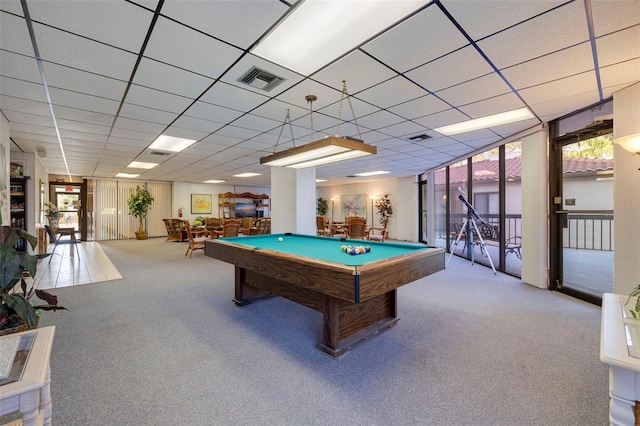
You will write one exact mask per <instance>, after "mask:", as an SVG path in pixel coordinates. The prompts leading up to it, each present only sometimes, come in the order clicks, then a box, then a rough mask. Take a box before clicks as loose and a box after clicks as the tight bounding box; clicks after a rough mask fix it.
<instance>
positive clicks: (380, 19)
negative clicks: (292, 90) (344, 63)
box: [251, 0, 427, 75]
mask: <svg viewBox="0 0 640 426" xmlns="http://www.w3.org/2000/svg"><path fill="white" fill-rule="evenodd" d="M426 3H427V2H425V1H424V0H422V1H409V0H406V1H405V0H403V1H345V0H343V1H326V0H306V1H304V2H301V4H300V5H299V6H298V7H296V8H294V9H293V11H292V12H291V13H290V14H289V15H288V16H287V17H286V18H285V19H284V20H283V21H282V22H280V24H279V25H278V26H277V27H276V28H275V29H273V31H271V32H270V33H269V34H268V35H267V36H266V37H265V38H264V40H262V41H261V42H260V43H258V45H257V46H256V47H255V48H254V49H253V50H252V52H251V53H253V54H254V55H257V56H260V57H262V58H264V59H267V60H269V61H271V62H274V63H276V64H278V65H282V66H284V67H287V68H289V69H291V70H293V71H296V72H298V73H300V74H303V75H310V74H312V73H313V72H314V71H316V70H317V69H319V68H321V67H323V66H324V65H326V64H328V63H329V62H331V61H333V60H334V59H336V58H339V57H340V56H342V55H343V54H345V53H347V52H349V51H350V50H352V49H354V48H356V47H357V46H359V45H361V44H362V43H363V42H365V41H366V40H368V39H370V38H371V37H373V36H375V35H377V34H379V33H380V32H382V31H383V30H385V29H387V28H389V27H390V26H391V25H393V24H394V23H396V22H397V21H399V20H400V19H402V18H404V17H405V16H407V15H409V14H410V13H412V12H414V11H415V10H416V9H418V8H419V7H421V6H424V5H425V4H426Z"/></svg>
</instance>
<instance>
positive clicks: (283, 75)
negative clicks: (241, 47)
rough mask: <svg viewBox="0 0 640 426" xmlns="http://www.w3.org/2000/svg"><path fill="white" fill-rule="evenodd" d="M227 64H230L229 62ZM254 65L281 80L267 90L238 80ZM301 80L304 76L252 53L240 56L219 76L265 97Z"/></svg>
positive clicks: (236, 85)
mask: <svg viewBox="0 0 640 426" xmlns="http://www.w3.org/2000/svg"><path fill="white" fill-rule="evenodd" d="M228 65H231V62H230V63H229V64H228ZM254 67H256V68H259V69H261V70H262V71H265V72H267V73H269V74H272V75H273V76H275V77H279V78H280V79H282V81H281V82H280V83H278V84H277V85H275V86H273V87H272V88H271V89H270V90H268V91H266V90H263V89H261V88H258V87H253V86H251V85H249V84H247V83H243V82H242V81H238V80H240V79H241V78H242V76H244V75H245V74H246V73H248V72H249V71H250V70H251V69H252V68H254ZM302 80H304V77H303V76H301V75H300V74H296V73H294V72H293V71H291V70H288V69H286V68H284V67H281V66H279V65H277V64H274V63H272V62H269V61H267V60H265V59H262V58H259V57H257V56H255V55H252V54H247V55H245V56H243V57H242V58H240V60H238V62H237V63H235V64H233V66H232V67H231V68H230V69H229V71H228V72H227V73H226V74H225V75H223V76H222V77H221V78H220V81H222V82H225V83H227V84H229V85H231V86H235V87H238V88H241V89H244V90H247V91H250V92H255V93H258V94H260V95H263V96H267V97H274V96H278V95H279V94H280V93H282V92H284V91H286V90H288V89H289V88H291V87H292V86H294V85H296V84H297V83H299V82H300V81H302Z"/></svg>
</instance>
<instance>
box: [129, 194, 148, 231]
mask: <svg viewBox="0 0 640 426" xmlns="http://www.w3.org/2000/svg"><path fill="white" fill-rule="evenodd" d="M128 203H129V213H131V215H132V216H133V217H137V218H138V219H140V226H139V227H138V231H136V238H137V239H139V240H146V239H147V231H146V230H145V229H144V219H145V218H146V217H147V212H148V210H149V206H151V203H153V197H152V196H151V194H150V193H149V191H147V190H146V189H144V188H143V187H141V186H137V187H136V192H134V193H133V194H132V195H131V197H130V198H129V201H128Z"/></svg>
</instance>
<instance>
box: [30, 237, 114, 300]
mask: <svg viewBox="0 0 640 426" xmlns="http://www.w3.org/2000/svg"><path fill="white" fill-rule="evenodd" d="M77 248H78V252H76V251H75V249H74V247H73V246H72V245H58V247H57V248H56V250H55V254H53V255H52V256H50V257H47V258H45V259H43V260H41V261H40V263H39V265H38V273H37V274H36V282H38V284H37V287H38V288H40V289H47V288H59V287H69V286H74V285H80V284H89V283H95V282H100V281H109V280H117V279H121V278H122V275H121V274H120V272H118V270H117V269H116V268H115V266H113V264H112V263H111V261H110V260H109V258H108V257H107V255H106V254H104V252H103V251H102V249H101V248H100V245H99V244H98V243H96V242H82V243H79V244H77ZM52 250H53V244H50V245H49V247H48V248H47V253H51V251H52ZM49 259H51V262H49Z"/></svg>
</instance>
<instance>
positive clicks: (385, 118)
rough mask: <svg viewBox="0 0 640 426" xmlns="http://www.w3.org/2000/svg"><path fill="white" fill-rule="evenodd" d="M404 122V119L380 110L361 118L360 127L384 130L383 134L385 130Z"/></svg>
mask: <svg viewBox="0 0 640 426" xmlns="http://www.w3.org/2000/svg"><path fill="white" fill-rule="evenodd" d="M404 121H406V120H405V119H404V118H402V117H399V116H397V115H396V114H392V113H390V112H388V111H382V110H380V111H376V112H374V113H373V114H369V115H366V116H364V117H359V118H358V125H359V126H362V127H364V128H367V129H382V132H385V130H384V128H386V127H388V126H392V125H394V124H398V123H401V122H404ZM361 130H362V129H361ZM385 133H386V132H385Z"/></svg>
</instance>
